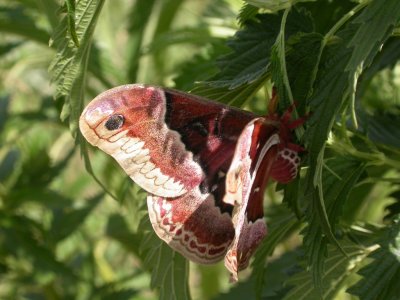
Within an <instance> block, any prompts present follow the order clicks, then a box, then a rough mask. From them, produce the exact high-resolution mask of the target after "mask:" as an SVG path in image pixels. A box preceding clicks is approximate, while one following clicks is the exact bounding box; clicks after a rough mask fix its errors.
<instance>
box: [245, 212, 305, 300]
mask: <svg viewBox="0 0 400 300" xmlns="http://www.w3.org/2000/svg"><path fill="white" fill-rule="evenodd" d="M270 209H271V208H270ZM267 224H268V235H267V237H266V238H265V239H264V240H263V242H262V243H261V245H260V246H259V247H258V249H257V252H256V253H255V255H254V261H253V263H252V267H253V274H252V275H253V277H254V280H255V290H256V295H257V297H258V298H260V297H261V294H262V292H263V289H264V286H266V285H268V284H269V283H268V282H265V274H266V272H267V269H268V268H269V264H266V263H265V261H266V259H267V257H268V256H271V255H272V254H273V253H274V250H275V248H276V246H277V245H278V244H280V243H282V242H283V241H285V240H286V239H287V238H288V237H289V236H290V235H291V234H293V232H294V231H295V230H297V229H299V226H300V221H299V220H298V219H296V217H295V216H294V215H293V213H292V212H291V211H290V210H289V209H287V208H286V207H285V206H283V205H281V206H279V207H276V208H274V207H272V211H271V210H269V211H268V212H267Z"/></svg>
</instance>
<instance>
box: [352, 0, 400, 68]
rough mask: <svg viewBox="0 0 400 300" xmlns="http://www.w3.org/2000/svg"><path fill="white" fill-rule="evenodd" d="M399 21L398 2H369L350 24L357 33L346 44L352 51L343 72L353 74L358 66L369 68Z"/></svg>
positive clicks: (383, 0) (387, 0)
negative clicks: (355, 25) (354, 26)
mask: <svg viewBox="0 0 400 300" xmlns="http://www.w3.org/2000/svg"><path fill="white" fill-rule="evenodd" d="M399 20H400V2H399V1H397V0H380V1H376V0H375V1H371V2H370V4H369V5H368V6H367V7H366V8H365V9H364V10H363V11H362V13H361V14H360V15H359V16H358V17H357V18H356V19H354V21H353V22H352V23H353V24H357V31H356V32H355V34H354V36H353V37H352V39H351V40H350V41H349V43H348V47H349V48H353V49H352V54H351V58H350V60H349V62H348V64H347V66H346V68H345V71H350V72H355V71H356V70H357V69H358V68H359V66H362V67H363V68H365V67H367V66H369V65H370V63H371V61H372V59H373V58H374V57H375V55H376V54H377V52H378V51H379V48H380V47H381V45H382V43H383V42H384V41H385V40H386V39H387V38H388V36H389V35H390V34H391V31H392V30H393V28H394V26H395V25H396V24H397V23H398V22H399Z"/></svg>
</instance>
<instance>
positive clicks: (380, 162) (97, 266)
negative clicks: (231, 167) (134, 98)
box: [0, 0, 400, 299]
mask: <svg viewBox="0 0 400 300" xmlns="http://www.w3.org/2000/svg"><path fill="white" fill-rule="evenodd" d="M241 5H242V7H241ZM399 25H400V2H399V1H398V0H368V1H350V0H339V1H328V0H315V1H301V0H284V1H270V0H254V1H253V0H246V1H245V2H244V3H242V2H240V1H236V0H225V1H211V0H208V1H183V0H151V1H131V0H115V1H103V0H93V1H87V0H81V1H74V0H65V1H57V0H42V1H31V0H18V1H8V0H0V32H1V36H0V147H1V148H0V276H1V280H0V298H1V299H19V298H29V299H31V298H35V299H70V298H71V299H158V298H161V299H190V298H193V299H243V298H245V297H247V298H249V299H252V298H255V299H261V298H262V299H321V298H324V299H336V298H337V297H340V299H353V298H354V297H359V298H360V299H396V298H398V295H399V293H400V291H399V286H398V282H399V280H400V259H399V251H400V250H399V248H400V246H399V232H400V229H399V228H400V227H399V224H400V223H399V222H400V219H399V214H400V205H399V203H400V196H399V193H400V181H399V179H398V178H399V174H400V163H399V161H400V148H399V147H400V144H399V141H400V124H399V120H400V119H399V118H400V114H399V113H400V75H399V74H400V62H399V59H400V55H399V51H398V49H399V46H400V39H399V35H398V32H399ZM49 44H50V46H49ZM131 82H144V83H149V84H157V85H161V86H175V87H176V88H179V89H182V90H186V91H188V90H191V92H193V93H195V94H199V95H203V96H206V97H209V98H211V99H214V100H216V101H222V102H225V103H229V104H231V105H234V106H241V107H245V108H246V109H249V110H252V111H254V112H256V113H259V114H265V113H266V106H267V103H266V100H265V99H266V98H268V96H266V95H268V94H270V91H271V87H272V86H275V87H276V88H277V91H278V94H279V99H280V101H279V107H278V109H279V110H280V111H284V110H285V109H287V107H288V105H290V104H292V103H297V104H296V109H295V110H296V112H295V113H294V116H293V117H294V118H297V117H302V116H306V117H305V118H306V122H305V123H304V124H303V126H302V127H300V128H299V129H297V130H296V133H295V137H294V139H295V140H297V142H298V143H300V144H303V145H304V147H305V148H306V151H305V153H304V155H303V163H302V167H303V168H302V170H301V172H300V176H299V177H298V178H297V179H296V180H295V181H294V182H292V183H291V184H288V185H278V186H274V185H271V186H270V188H269V189H268V191H267V192H266V196H265V199H266V201H265V214H266V221H267V224H268V226H269V235H268V237H267V238H266V239H265V240H264V241H263V243H262V245H261V246H260V248H259V249H258V251H257V253H256V254H255V257H254V258H253V263H252V265H251V268H250V269H251V271H247V272H243V274H242V277H241V279H240V282H239V283H238V284H236V285H231V284H228V283H227V280H228V274H227V272H226V271H225V270H224V268H223V266H222V265H217V266H213V267H199V266H197V265H190V266H189V262H188V261H186V260H185V259H184V258H183V257H181V256H180V255H178V254H177V253H174V252H173V251H172V250H171V249H170V248H169V247H168V245H166V244H165V243H163V242H162V241H161V240H159V239H158V238H157V237H156V235H155V234H154V232H153V230H152V228H151V225H150V223H149V221H148V217H147V213H146V207H145V202H146V200H145V194H144V193H143V191H141V190H140V189H139V188H138V187H137V186H135V185H134V184H132V182H131V181H130V179H129V178H126V175H124V174H123V172H122V171H121V170H120V169H119V167H118V166H117V165H116V163H115V162H113V161H112V160H111V159H110V158H109V157H106V156H105V155H104V154H102V153H99V152H98V151H95V150H93V149H91V148H88V146H87V144H86V143H85V142H84V141H83V140H82V138H81V137H80V134H79V133H78V131H77V128H78V118H79V115H80V113H81V111H82V109H83V107H84V105H85V102H86V101H88V100H90V99H91V98H93V97H94V96H95V95H97V94H98V93H99V92H101V91H103V90H105V89H107V88H110V87H112V86H116V85H120V84H124V83H131ZM78 148H79V149H78ZM78 150H81V151H78ZM80 154H81V155H83V158H84V160H83V161H84V162H82V160H81V158H80V156H79V155H80ZM85 168H86V170H87V171H88V172H87V171H86V170H85ZM189 275H190V276H189Z"/></svg>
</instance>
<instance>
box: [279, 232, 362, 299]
mask: <svg viewBox="0 0 400 300" xmlns="http://www.w3.org/2000/svg"><path fill="white" fill-rule="evenodd" d="M341 243H342V245H343V249H344V250H345V251H346V253H347V255H348V256H347V257H346V256H343V254H342V253H341V252H340V251H339V250H338V248H337V247H336V246H329V247H328V249H327V258H325V269H326V271H325V273H324V274H321V278H320V281H321V287H320V288H318V286H315V285H314V278H313V276H312V273H310V272H309V271H307V270H304V271H302V272H299V273H297V274H295V275H294V276H291V277H290V279H289V280H287V282H286V283H285V284H286V286H288V287H291V289H290V291H289V292H288V293H286V295H285V296H284V297H282V298H281V299H285V300H289V299H290V300H291V299H296V300H303V299H307V300H314V299H315V300H317V299H335V296H336V295H337V293H338V292H339V291H340V287H341V285H342V284H343V282H344V281H345V280H346V279H347V278H348V276H349V275H351V274H352V273H354V272H355V271H356V266H357V265H356V264H355V263H353V262H356V261H357V260H359V259H360V258H363V257H364V256H365V253H366V250H365V249H364V248H363V247H361V246H360V245H356V244H354V243H352V242H350V241H348V240H346V241H342V242H341Z"/></svg>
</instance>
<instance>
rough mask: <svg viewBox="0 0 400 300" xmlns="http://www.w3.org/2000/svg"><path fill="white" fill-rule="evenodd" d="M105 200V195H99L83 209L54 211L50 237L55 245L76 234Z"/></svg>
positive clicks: (89, 200) (90, 200)
mask: <svg viewBox="0 0 400 300" xmlns="http://www.w3.org/2000/svg"><path fill="white" fill-rule="evenodd" d="M102 199H103V195H102V194H100V195H97V196H95V197H93V198H91V199H88V200H87V203H88V204H87V205H85V207H83V208H78V209H73V210H69V209H68V208H64V209H63V210H56V211H54V215H53V220H52V222H51V227H50V230H49V237H50V239H51V240H52V241H53V243H54V244H57V243H58V242H60V241H61V240H63V239H65V238H66V237H68V236H69V235H70V234H72V233H74V232H75V231H76V230H77V228H78V227H79V226H81V224H83V223H84V222H85V220H86V218H87V217H88V216H89V215H90V213H91V212H92V211H93V209H95V207H96V206H97V204H99V203H100V201H101V200H102Z"/></svg>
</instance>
